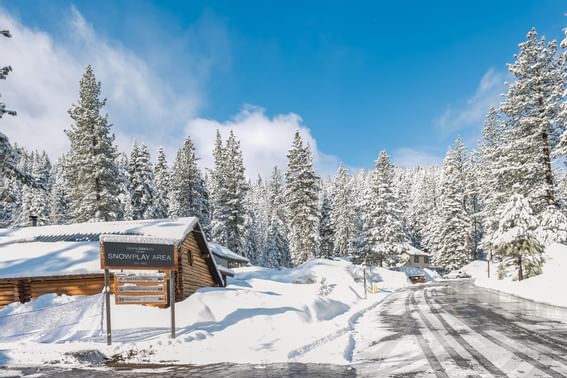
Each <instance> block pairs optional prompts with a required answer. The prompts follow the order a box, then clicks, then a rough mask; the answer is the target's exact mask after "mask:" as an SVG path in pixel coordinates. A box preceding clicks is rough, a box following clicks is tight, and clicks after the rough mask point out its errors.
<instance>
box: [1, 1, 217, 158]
mask: <svg viewBox="0 0 567 378" xmlns="http://www.w3.org/2000/svg"><path fill="white" fill-rule="evenodd" d="M64 22H66V23H67V25H68V27H66V28H65V30H66V32H65V35H63V36H60V37H59V38H56V37H55V36H53V35H50V34H49V33H46V32H44V31H41V30H37V29H35V28H30V27H27V26H26V25H24V24H22V23H21V22H20V21H18V20H17V19H15V18H14V17H13V16H12V15H10V14H8V13H7V12H6V11H4V10H2V9H0V24H1V25H2V27H3V28H7V29H10V30H11V32H12V35H13V38H11V39H6V38H2V39H1V40H0V48H1V49H2V61H1V62H0V63H1V64H2V65H5V64H10V65H11V66H12V67H13V72H12V73H11V74H10V76H9V77H8V79H7V80H6V81H3V82H2V83H1V84H2V85H1V87H0V92H1V93H2V96H3V100H4V101H5V102H6V103H7V104H9V106H10V108H13V109H15V110H17V112H18V116H17V117H5V118H3V119H2V131H3V132H4V133H5V134H7V135H8V136H9V137H10V139H11V140H12V141H14V142H17V143H19V144H22V145H24V146H26V147H28V148H31V149H45V150H46V151H47V152H48V153H49V154H50V155H51V156H52V157H56V156H59V155H61V154H62V153H64V152H65V151H66V150H67V149H68V140H67V137H66V136H65V134H64V132H63V130H64V129H66V128H68V127H69V126H70V124H71V119H70V118H69V115H68V113H67V110H68V109H69V108H70V106H71V104H73V103H76V101H77V99H78V90H79V79H80V78H81V75H82V74H83V72H84V69H85V66H86V65H87V64H91V65H92V66H93V68H94V71H95V74H96V76H97V79H98V80H100V81H101V82H102V92H103V96H105V97H107V98H108V102H107V106H106V108H105V111H107V112H108V113H109V120H110V122H111V123H113V124H114V128H113V131H114V132H115V133H116V136H117V142H118V144H119V147H120V148H121V149H122V150H127V149H128V148H129V147H130V145H131V143H132V140H133V138H137V139H138V140H139V141H144V142H146V143H148V144H150V146H152V147H153V148H156V147H157V146H158V145H165V146H166V147H168V150H170V151H172V150H173V148H177V144H179V136H180V135H181V134H182V133H183V128H184V126H185V124H186V122H187V120H188V119H191V118H193V117H195V116H196V115H197V113H198V110H199V109H200V108H201V106H202V104H203V103H204V101H205V96H204V95H203V93H204V92H203V90H202V87H203V81H204V80H205V79H206V76H207V75H208V73H209V70H208V69H207V66H209V65H210V64H214V62H213V60H212V58H211V54H216V53H217V52H218V53H219V54H226V51H224V48H225V47H226V46H224V47H223V44H222V43H219V44H216V45H215V49H216V50H215V51H213V52H211V51H206V54H207V55H206V56H204V57H203V59H202V61H201V62H200V63H199V65H194V66H190V65H188V67H189V68H188V71H189V74H187V75H186V76H187V78H188V79H187V80H186V82H184V84H185V85H183V88H182V89H181V90H180V89H179V86H177V87H174V86H173V84H175V78H167V77H166V76H165V74H164V73H163V72H160V71H159V69H157V67H155V66H152V65H150V64H149V63H147V59H145V58H144V56H141V55H140V52H139V51H133V50H131V49H129V48H127V47H125V46H123V45H121V44H120V43H118V42H115V41H110V40H107V39H105V38H103V37H101V36H99V35H98V34H97V32H96V30H94V28H93V27H92V26H91V25H90V24H89V23H88V21H87V20H85V18H84V17H83V16H82V15H81V13H80V12H79V11H78V10H77V9H76V8H74V7H72V8H71V9H70V12H68V13H67V14H66V15H65V17H64ZM197 28H198V29H199V28H210V22H209V21H202V22H200V23H199V25H197ZM215 32H216V33H217V34H222V33H223V31H222V28H217V30H216V31H215ZM199 36H200V37H204V31H203V32H202V33H201V32H199V31H195V32H194V33H193V34H192V37H194V39H198V38H199ZM215 38H216V39H217V40H222V38H220V37H218V38H217V37H215ZM202 50H204V49H202ZM217 50H218V51H217ZM221 50H223V51H221ZM172 58H173V57H172ZM197 60H198V59H197Z"/></svg>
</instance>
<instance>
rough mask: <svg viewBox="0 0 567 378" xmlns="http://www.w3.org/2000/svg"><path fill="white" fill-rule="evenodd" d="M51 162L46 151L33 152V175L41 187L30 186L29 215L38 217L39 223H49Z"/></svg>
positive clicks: (39, 224) (40, 224) (41, 224)
mask: <svg viewBox="0 0 567 378" xmlns="http://www.w3.org/2000/svg"><path fill="white" fill-rule="evenodd" d="M50 170H51V163H50V162H49V158H48V157H47V154H46V153H45V151H44V152H43V153H42V154H41V155H40V154H39V153H38V152H37V151H35V152H34V153H33V154H32V175H33V176H34V178H35V180H36V182H38V183H40V184H41V187H39V188H32V187H26V188H29V208H28V214H27V215H28V218H29V216H34V217H37V225H38V226H44V225H47V224H49V218H50V217H49V215H50V212H49V185H48V184H49V171H50Z"/></svg>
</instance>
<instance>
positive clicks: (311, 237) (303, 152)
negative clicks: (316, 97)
mask: <svg viewBox="0 0 567 378" xmlns="http://www.w3.org/2000/svg"><path fill="white" fill-rule="evenodd" d="M287 158H288V167H287V172H286V186H287V187H286V191H287V203H288V209H289V226H290V235H289V238H290V254H291V263H292V264H293V265H294V266H297V265H299V264H302V263H304V262H306V261H307V260H309V259H311V258H313V257H314V256H315V254H316V250H317V245H318V243H317V228H318V222H319V217H318V206H317V203H318V192H319V177H317V175H316V174H315V171H314V169H313V162H312V157H311V150H310V148H309V145H304V144H303V140H302V139H301V136H300V135H299V131H296V132H295V136H294V139H293V143H292V147H291V149H290V150H289V153H288V155H287Z"/></svg>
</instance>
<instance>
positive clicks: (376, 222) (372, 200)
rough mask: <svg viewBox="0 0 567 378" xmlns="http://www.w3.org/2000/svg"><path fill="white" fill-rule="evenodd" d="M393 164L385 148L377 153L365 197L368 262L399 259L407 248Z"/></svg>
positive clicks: (380, 263)
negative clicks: (366, 201) (366, 199)
mask: <svg viewBox="0 0 567 378" xmlns="http://www.w3.org/2000/svg"><path fill="white" fill-rule="evenodd" d="M393 178H394V167H393V165H392V163H391V162H390V158H389V157H388V154H387V153H386V151H382V152H380V156H379V157H378V160H376V166H375V169H374V172H373V175H372V182H371V186H370V190H369V192H368V193H369V194H368V195H369V197H368V200H369V201H368V206H369V207H368V215H367V220H366V230H367V231H366V232H367V237H368V239H369V241H370V251H369V252H370V255H369V256H368V257H367V261H368V262H370V263H372V264H377V265H379V266H383V264H386V266H393V265H396V264H397V263H399V262H400V259H401V257H402V253H403V251H404V250H405V249H406V240H405V235H404V233H403V225H402V219H401V212H400V210H399V207H400V204H399V200H398V198H397V196H396V193H395V191H394V183H393Z"/></svg>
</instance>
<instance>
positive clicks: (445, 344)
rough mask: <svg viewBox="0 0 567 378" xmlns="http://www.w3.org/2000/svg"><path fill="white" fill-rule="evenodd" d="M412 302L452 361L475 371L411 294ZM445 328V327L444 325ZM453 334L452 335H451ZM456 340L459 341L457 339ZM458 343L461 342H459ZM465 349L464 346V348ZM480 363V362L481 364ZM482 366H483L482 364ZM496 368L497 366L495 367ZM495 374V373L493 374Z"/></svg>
mask: <svg viewBox="0 0 567 378" xmlns="http://www.w3.org/2000/svg"><path fill="white" fill-rule="evenodd" d="M411 300H412V304H413V305H414V307H415V308H416V311H417V313H418V315H419V317H420V318H421V321H422V322H423V324H424V325H425V326H426V327H427V328H428V329H429V330H430V331H431V333H432V334H433V335H434V336H435V338H436V339H437V341H439V343H440V344H441V346H442V347H443V348H444V349H445V350H446V351H447V353H448V354H449V356H451V358H452V359H453V361H455V363H456V364H457V366H458V367H460V368H461V369H464V370H472V371H475V368H474V366H473V365H472V364H471V363H470V362H469V361H468V360H467V359H466V358H464V357H463V356H461V355H460V354H459V353H458V352H457V351H456V350H455V348H453V347H452V346H451V345H449V343H448V342H447V340H446V339H445V338H444V337H443V336H442V335H441V333H440V332H439V331H438V330H437V329H436V328H435V326H434V325H433V323H431V322H430V321H429V320H428V319H427V318H426V317H425V315H424V314H423V312H422V311H421V310H420V309H419V307H418V305H417V301H416V300H415V296H414V295H412V298H411ZM444 328H445V329H446V330H447V327H444ZM447 331H448V330H447ZM448 332H449V334H451V332H450V331H448ZM451 336H453V335H451ZM453 337H454V336H453ZM457 342H459V341H458V340H457ZM459 344H461V343H460V342H459ZM465 349H466V348H465ZM467 352H469V353H470V354H471V355H472V356H473V357H474V354H472V353H471V352H470V351H469V350H468V349H467ZM481 365H482V364H481ZM483 367H484V366H483ZM485 369H486V367H485ZM496 369H497V368H496ZM486 370H488V371H489V372H491V373H492V374H495V373H493V372H492V371H491V370H489V369H486ZM495 375H496V374H495ZM476 377H480V375H476Z"/></svg>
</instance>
